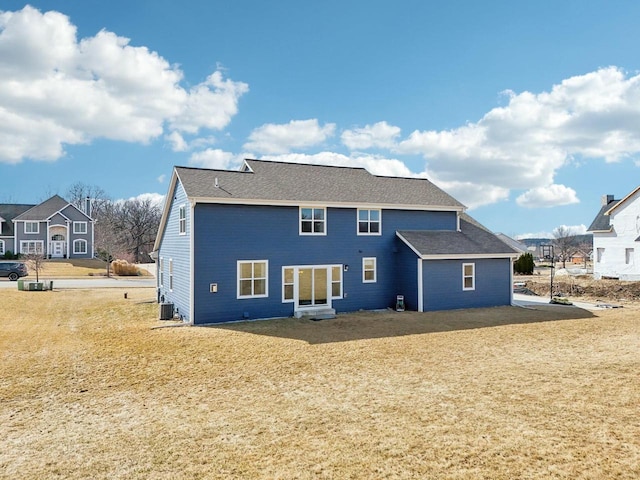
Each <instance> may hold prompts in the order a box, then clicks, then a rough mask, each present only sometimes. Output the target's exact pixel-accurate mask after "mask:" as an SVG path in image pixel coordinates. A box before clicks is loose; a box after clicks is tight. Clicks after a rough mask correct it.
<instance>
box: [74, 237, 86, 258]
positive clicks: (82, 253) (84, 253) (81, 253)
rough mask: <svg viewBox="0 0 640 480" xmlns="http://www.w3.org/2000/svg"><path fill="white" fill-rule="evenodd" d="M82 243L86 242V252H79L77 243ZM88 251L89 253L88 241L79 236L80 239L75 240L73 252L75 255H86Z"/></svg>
mask: <svg viewBox="0 0 640 480" xmlns="http://www.w3.org/2000/svg"><path fill="white" fill-rule="evenodd" d="M81 243H84V252H79V251H78V250H77V249H76V245H80V244H81ZM88 253H89V245H88V242H87V241H86V240H85V239H84V238H78V239H76V240H74V241H73V254H74V255H86V254H88Z"/></svg>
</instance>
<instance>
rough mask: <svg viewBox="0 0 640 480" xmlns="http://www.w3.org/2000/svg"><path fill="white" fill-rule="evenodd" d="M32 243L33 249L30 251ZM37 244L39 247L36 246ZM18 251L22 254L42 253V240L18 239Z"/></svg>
mask: <svg viewBox="0 0 640 480" xmlns="http://www.w3.org/2000/svg"><path fill="white" fill-rule="evenodd" d="M30 244H33V246H34V247H35V248H34V249H33V251H31V250H32V249H31V245H30ZM25 245H26V248H25ZM38 246H39V247H40V248H38ZM20 253H21V254H23V255H29V254H31V253H35V254H38V253H41V254H43V253H44V241H43V240H20Z"/></svg>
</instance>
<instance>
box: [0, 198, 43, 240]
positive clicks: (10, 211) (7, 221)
mask: <svg viewBox="0 0 640 480" xmlns="http://www.w3.org/2000/svg"><path fill="white" fill-rule="evenodd" d="M34 206H35V205H27V204H18V203H5V204H0V217H1V218H2V219H3V220H4V221H3V225H2V233H1V235H2V236H3V237H13V235H14V231H13V222H12V220H13V219H14V218H16V217H18V216H19V215H21V214H23V213H24V212H26V211H27V210H29V209H30V208H33V207H34Z"/></svg>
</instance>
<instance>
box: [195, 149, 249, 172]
mask: <svg viewBox="0 0 640 480" xmlns="http://www.w3.org/2000/svg"><path fill="white" fill-rule="evenodd" d="M245 158H249V156H246V155H245V154H240V155H236V154H234V153H231V152H225V151H224V150H220V149H217V148H216V149H213V148H208V149H206V150H203V151H201V152H194V153H193V154H192V155H191V157H190V158H189V165H191V166H193V167H202V168H213V169H217V170H232V169H234V168H237V167H239V166H240V164H241V163H242V161H243V160H244V159H245Z"/></svg>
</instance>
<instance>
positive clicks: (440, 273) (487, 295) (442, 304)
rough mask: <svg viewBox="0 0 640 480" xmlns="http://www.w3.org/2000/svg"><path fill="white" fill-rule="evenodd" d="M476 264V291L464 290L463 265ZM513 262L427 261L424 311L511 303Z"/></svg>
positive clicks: (424, 272)
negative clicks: (511, 270) (511, 269)
mask: <svg viewBox="0 0 640 480" xmlns="http://www.w3.org/2000/svg"><path fill="white" fill-rule="evenodd" d="M463 263H474V264H475V290H468V291H463V290H462V264H463ZM510 268H511V263H510V261H509V259H508V258H504V259H476V260H424V261H423V268H422V276H423V289H424V310H425V311H428V310H451V309H456V308H476V307H493V306H498V305H509V304H510V303H511V285H510V279H511V277H510V273H511V272H510Z"/></svg>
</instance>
